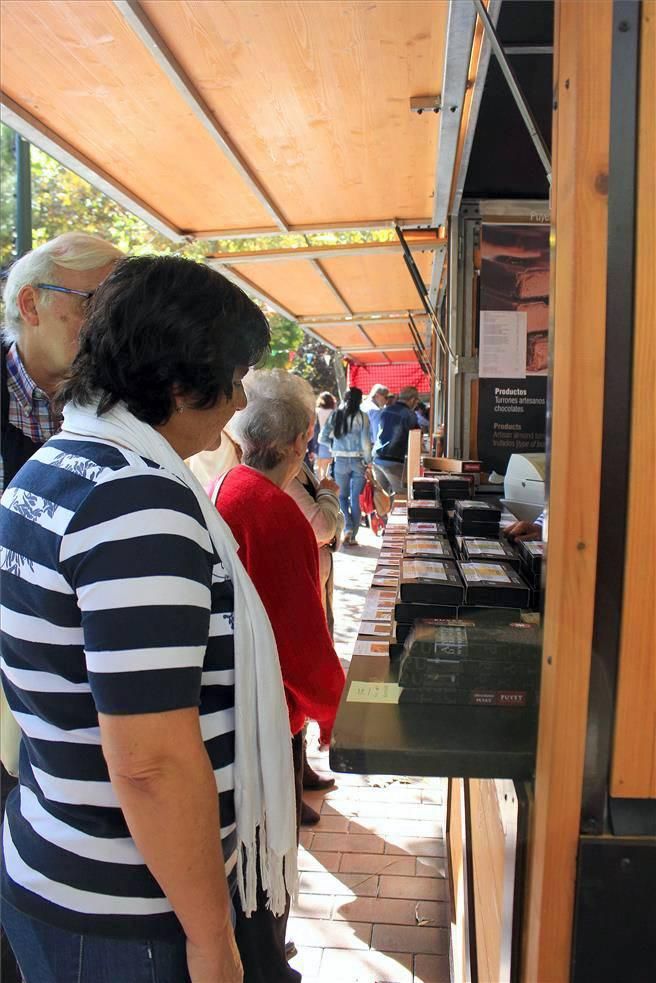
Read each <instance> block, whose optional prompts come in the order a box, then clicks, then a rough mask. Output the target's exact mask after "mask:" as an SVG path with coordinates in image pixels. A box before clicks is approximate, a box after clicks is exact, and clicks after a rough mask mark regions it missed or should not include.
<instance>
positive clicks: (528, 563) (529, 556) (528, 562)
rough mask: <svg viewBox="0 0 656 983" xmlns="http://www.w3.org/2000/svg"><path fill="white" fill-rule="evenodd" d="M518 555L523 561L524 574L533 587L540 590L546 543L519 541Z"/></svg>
mask: <svg viewBox="0 0 656 983" xmlns="http://www.w3.org/2000/svg"><path fill="white" fill-rule="evenodd" d="M517 554H518V556H519V557H520V560H521V564H522V573H523V574H524V576H525V577H526V579H527V580H528V582H529V583H530V584H531V586H532V587H535V588H539V586H540V582H541V577H542V560H543V558H544V543H542V542H523V541H522V540H518V542H517Z"/></svg>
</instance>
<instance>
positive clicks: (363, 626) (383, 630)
mask: <svg viewBox="0 0 656 983" xmlns="http://www.w3.org/2000/svg"><path fill="white" fill-rule="evenodd" d="M389 630H390V626H389V622H388V623H387V624H384V623H382V624H379V623H378V622H375V621H362V622H360V634H361V635H384V636H385V637H387V636H388V635H389Z"/></svg>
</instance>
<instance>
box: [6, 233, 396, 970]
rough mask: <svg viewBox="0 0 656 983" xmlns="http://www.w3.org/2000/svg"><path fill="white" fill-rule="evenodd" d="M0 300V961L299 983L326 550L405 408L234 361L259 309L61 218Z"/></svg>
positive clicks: (329, 715)
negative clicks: (0, 821)
mask: <svg viewBox="0 0 656 983" xmlns="http://www.w3.org/2000/svg"><path fill="white" fill-rule="evenodd" d="M4 297H5V307H6V323H5V326H4V332H3V333H4V342H3V349H2V397H3V398H2V472H1V474H0V477H2V487H3V489H4V494H3V497H2V505H1V507H0V574H1V578H2V603H3V608H2V684H3V701H6V702H4V705H3V726H4V722H5V721H6V720H7V719H11V721H12V723H13V726H14V727H16V723H17V724H18V729H17V733H18V735H19V738H20V740H19V741H18V740H17V741H16V747H17V748H18V746H19V747H20V755H19V764H18V768H17V771H18V785H16V781H15V780H14V779H12V778H11V776H10V775H9V774H8V773H7V772H5V771H4V768H3V774H2V791H3V803H2V805H3V814H4V829H3V848H2V849H3V873H2V925H3V954H2V978H3V980H4V981H6V983H19V981H20V980H24V981H25V983H73V981H75V983H92V981H93V983H99V981H102V980H105V979H107V980H109V979H121V980H125V981H126V983H128V981H129V983H141V981H142V980H143V981H144V983H145V981H146V980H148V981H150V983H152V981H155V983H184V981H185V980H187V981H191V983H238V981H241V980H245V981H246V983H278V981H280V983H292V981H293V980H297V979H299V974H298V973H297V972H296V971H294V970H292V969H291V968H290V967H289V965H288V962H287V956H288V948H289V943H287V945H286V939H285V930H286V922H287V915H288V912H289V903H290V896H291V895H292V894H293V892H294V890H295V887H296V878H297V874H296V850H297V843H298V830H299V824H300V823H301V822H305V823H313V822H317V821H319V816H318V814H316V813H314V812H313V810H311V809H310V808H309V806H307V805H306V804H304V803H303V802H302V789H303V787H305V788H327V787H330V786H332V785H333V784H334V780H333V779H332V778H325V777H321V776H319V775H317V774H316V773H314V772H313V771H312V769H311V768H309V766H308V763H307V759H306V754H305V736H304V735H305V726H306V723H307V721H308V720H314V721H317V723H318V725H319V733H320V740H321V743H322V744H323V745H326V744H327V743H328V741H329V740H330V734H331V729H332V726H333V722H334V719H335V714H336V710H337V705H338V702H339V699H340V695H341V692H342V688H343V685H344V673H343V670H342V668H341V665H340V662H339V659H338V658H337V655H336V653H335V649H334V646H333V641H332V630H333V613H332V591H333V576H332V571H333V552H334V550H335V549H337V548H339V546H340V543H341V537H342V532H344V541H345V542H346V543H347V544H354V543H355V542H356V536H357V533H358V529H359V526H360V506H359V497H360V493H361V491H362V487H363V485H364V482H365V479H366V476H367V473H368V469H369V467H370V465H371V461H372V448H373V451H374V457H375V455H376V450H378V451H379V453H378V457H379V458H382V459H383V460H385V453H387V454H389V453H391V452H393V453H396V448H398V447H400V442H401V441H402V435H400V433H398V432H397V428H398V425H399V421H400V426H401V427H402V428H403V429H404V430H405V433H406V434H407V429H408V428H409V423H408V421H407V420H406V418H405V416H404V415H402V414H401V413H399V407H404V406H405V407H408V408H411V398H410V397H409V396H408V393H407V392H405V391H403V392H402V393H401V394H400V397H401V398H400V400H399V401H396V402H394V403H393V404H391V405H388V401H389V398H390V394H389V392H388V391H387V389H386V388H385V387H384V386H382V385H379V386H374V387H373V389H372V391H371V392H370V394H369V396H368V398H367V400H366V401H365V402H364V403H363V401H362V392H361V391H360V390H359V389H357V388H351V389H350V390H348V391H347V393H346V394H345V396H344V398H343V400H342V401H341V402H340V404H339V405H337V401H336V400H335V398H334V397H333V396H332V395H331V394H330V393H328V392H324V393H321V395H320V396H319V398H318V400H315V397H314V394H313V393H312V390H311V388H310V387H309V385H308V384H307V383H306V382H304V381H303V380H302V379H300V378H299V377H297V376H295V375H291V374H288V373H285V372H282V371H279V370H274V371H272V372H267V371H262V370H258V371H257V372H252V371H249V369H250V367H252V366H255V365H256V364H257V362H258V361H259V360H260V358H261V356H262V355H263V353H264V352H265V351H266V349H267V347H268V344H269V337H270V336H269V328H268V325H267V322H266V319H265V317H264V315H263V314H262V312H261V311H260V309H259V308H258V307H257V306H256V305H255V304H253V303H252V302H251V301H250V300H249V299H248V298H247V297H246V296H245V294H243V293H242V292H241V291H240V290H239V289H238V288H237V287H235V286H234V285H233V284H231V283H230V282H229V281H227V280H226V279H225V278H224V277H222V276H221V275H220V274H219V273H217V272H215V271H213V270H211V269H209V268H208V267H206V266H204V265H200V264H197V263H194V262H191V261H189V260H184V259H180V258H175V257H140V258H124V257H123V255H122V254H121V253H120V252H119V251H118V250H117V249H115V248H114V247H113V246H111V245H110V244H108V243H106V242H103V241H102V240H99V239H96V238H94V237H92V236H86V235H79V234H76V233H71V234H67V235H65V236H60V237H59V238H58V239H55V240H53V241H52V242H50V243H46V244H45V245H44V246H41V247H40V248H39V249H36V250H34V251H33V252H31V253H29V254H27V255H26V256H25V257H23V258H22V259H21V260H19V261H18V262H17V263H16V264H15V265H14V267H13V268H12V270H11V272H10V274H9V277H8V279H7V283H6V287H5V294H4ZM390 410H393V414H394V415H393V418H392V419H388V418H387V415H388V414H389V413H390ZM397 418H398V420H397ZM313 435H314V437H315V439H317V438H318V453H317V455H316V474H315V471H314V470H313V469H312V468H308V467H307V465H306V464H304V463H303V461H304V456H305V453H306V447H307V444H308V440H309V439H310V438H311V437H312V436H313ZM390 449H391V451H390ZM381 451H383V452H385V453H380V452H381ZM329 467H333V468H334V475H333V476H329V475H328V470H329ZM8 714H9V715H10V717H8V716H7V715H8ZM7 750H8V749H7V748H4V747H3V761H5V760H7V761H9V758H8V757H5V752H6V751H7ZM12 770H14V768H13V767H12ZM5 797H6V798H7V801H6V810H5ZM4 933H6V936H5V934H4ZM7 939H8V941H9V943H10V944H11V949H10V948H9V946H8V945H7ZM12 950H13V954H12ZM14 957H15V958H16V959H17V961H18V965H17V963H16V962H15V961H14ZM19 967H20V968H19Z"/></svg>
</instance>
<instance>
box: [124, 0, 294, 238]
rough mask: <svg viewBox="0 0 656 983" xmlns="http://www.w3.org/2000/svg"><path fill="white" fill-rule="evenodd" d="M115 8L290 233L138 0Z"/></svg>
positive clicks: (266, 207) (280, 215)
mask: <svg viewBox="0 0 656 983" xmlns="http://www.w3.org/2000/svg"><path fill="white" fill-rule="evenodd" d="M114 6H115V7H116V9H117V10H118V11H119V13H120V14H121V16H122V17H123V18H124V19H125V21H126V23H127V24H129V25H130V27H131V28H132V30H133V31H134V33H135V34H136V36H137V37H138V38H139V40H140V41H141V43H142V44H143V45H144V47H145V48H146V50H147V51H148V52H149V54H150V55H151V57H152V58H153V59H154V60H155V61H156V62H157V64H158V65H159V67H160V68H161V69H162V71H163V72H164V74H165V75H166V77H167V78H168V80H169V81H170V82H171V84H172V85H173V87H174V88H175V90H176V91H177V93H178V95H179V96H180V97H181V98H182V99H183V100H184V102H185V103H186V104H187V106H188V107H189V109H190V111H191V112H192V113H193V115H194V116H195V117H196V119H197V120H198V122H199V123H200V125H201V126H202V127H203V128H204V129H205V130H206V131H207V133H208V134H209V136H210V137H211V138H212V140H213V141H214V143H215V144H216V146H217V147H218V148H219V150H220V151H221V153H222V154H223V155H224V157H225V158H226V160H227V161H229V162H230V164H231V165H232V167H234V169H235V170H236V172H237V173H238V174H239V176H240V177H241V178H242V180H243V181H244V184H245V185H246V186H247V187H248V189H249V190H250V191H251V193H252V194H253V195H254V196H255V197H256V198H257V200H258V201H259V203H260V204H261V205H262V207H263V208H264V209H265V211H267V212H268V213H269V215H270V216H271V218H272V219H273V221H274V223H275V224H276V226H277V228H278V231H280V230H282V231H286V230H287V228H288V225H287V219H286V218H285V216H284V215H283V213H282V210H281V209H280V208H279V207H278V205H277V204H276V203H275V202H274V200H273V198H272V196H271V194H270V193H269V191H268V190H267V189H266V188H265V187H264V185H263V184H262V182H261V181H260V180H259V178H258V177H257V175H256V174H255V173H254V171H253V168H252V167H251V166H250V164H249V162H248V161H247V160H246V159H245V158H244V157H243V155H242V154H241V153H240V152H239V150H238V148H237V146H236V145H235V143H234V142H233V140H232V138H231V136H230V134H229V133H227V132H226V131H225V130H224V128H223V127H222V126H221V124H220V123H219V121H218V120H217V118H216V117H215V115H214V114H213V113H212V110H211V109H210V107H209V106H208V105H207V103H206V102H205V100H204V99H203V97H202V95H201V94H200V92H199V91H198V89H197V88H196V86H195V84H194V83H193V82H192V80H191V79H190V78H189V76H188V75H187V73H186V72H185V70H184V69H183V67H182V65H181V64H180V63H179V61H178V60H177V58H176V57H175V55H174V54H173V52H172V51H171V49H170V48H169V47H168V45H167V44H166V42H165V41H164V39H163V38H162V37H161V35H160V34H159V32H158V31H157V30H156V29H155V27H154V25H153V24H152V23H151V21H150V20H149V19H148V17H147V16H146V14H145V13H144V10H143V8H142V7H141V5H140V4H139V3H138V2H137V0H114Z"/></svg>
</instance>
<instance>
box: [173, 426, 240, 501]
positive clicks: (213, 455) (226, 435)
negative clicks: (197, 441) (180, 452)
mask: <svg viewBox="0 0 656 983" xmlns="http://www.w3.org/2000/svg"><path fill="white" fill-rule="evenodd" d="M240 461H241V447H240V446H239V444H238V443H237V441H236V440H235V438H234V437H233V436H232V433H231V431H230V423H227V424H226V426H225V427H224V428H223V430H222V431H221V435H220V441H219V444H218V446H215V447H211V448H208V449H207V450H205V451H200V452H199V453H198V454H194V456H193V457H190V458H189V460H188V461H187V462H186V463H187V467H188V468H189V469H190V470H191V471H192V473H193V474H195V476H196V477H197V478H198V480H199V481H200V483H201V485H202V486H203V488H209V486H210V485H211V484H212V482H213V481H215V480H216V478H217V477H218V476H219V475H222V474H225V473H226V471H229V470H230V468H234V467H236V466H237V465H238V464H239V463H240Z"/></svg>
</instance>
